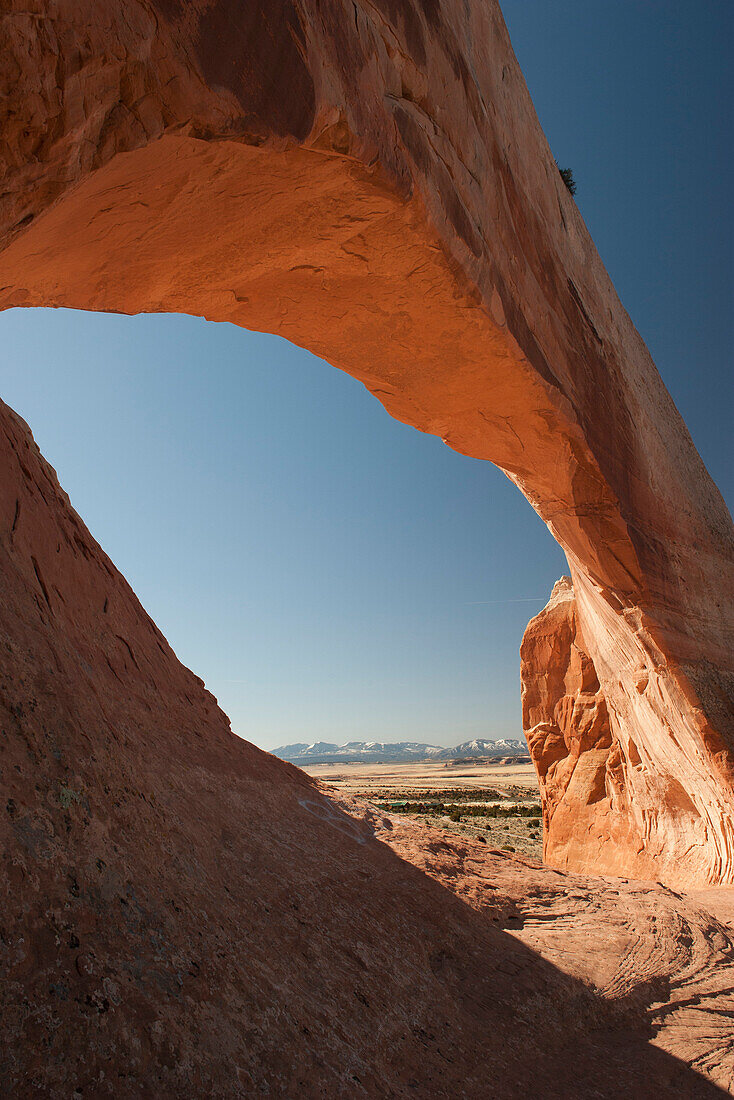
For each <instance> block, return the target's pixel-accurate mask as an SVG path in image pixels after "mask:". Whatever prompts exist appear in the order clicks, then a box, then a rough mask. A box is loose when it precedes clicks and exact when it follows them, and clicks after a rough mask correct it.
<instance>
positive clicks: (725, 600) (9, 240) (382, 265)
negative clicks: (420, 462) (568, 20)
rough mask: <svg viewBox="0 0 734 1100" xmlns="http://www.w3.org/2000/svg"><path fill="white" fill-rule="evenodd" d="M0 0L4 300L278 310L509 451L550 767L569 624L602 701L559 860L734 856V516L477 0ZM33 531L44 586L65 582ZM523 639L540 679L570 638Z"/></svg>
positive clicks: (312, 341)
mask: <svg viewBox="0 0 734 1100" xmlns="http://www.w3.org/2000/svg"><path fill="white" fill-rule="evenodd" d="M10 7H11V11H10V13H9V14H7V15H6V16H5V18H4V24H3V36H4V42H3V55H2V56H3V59H4V60H3V70H4V74H5V80H6V88H5V91H6V104H7V108H6V111H7V113H6V117H5V120H4V122H3V149H4V154H5V157H6V160H7V163H8V168H7V171H6V176H5V183H4V189H3V196H2V200H1V206H0V240H1V241H2V245H1V247H2V251H0V288H1V289H0V306H2V307H3V308H7V307H9V306H14V305H19V306H34V305H55V306H72V307H75V308H82V309H105V310H117V311H123V312H137V311H180V312H190V313H195V314H201V315H203V316H206V317H208V318H210V319H214V320H222V321H225V320H226V321H232V322H234V323H236V324H240V325H244V326H246V327H251V328H258V329H263V330H267V331H272V332H277V333H280V334H281V335H284V336H287V337H288V338H289V339H291V340H293V341H294V342H296V343H298V344H302V345H303V346H305V347H307V348H309V349H310V350H312V351H314V352H316V353H317V354H319V355H321V356H323V357H324V358H326V359H327V360H329V361H330V362H332V363H333V364H334V365H335V366H337V367H339V368H340V369H342V370H346V371H348V372H349V373H351V374H353V375H354V376H355V377H357V378H359V379H360V380H361V381H363V382H364V384H365V385H366V386H367V388H368V389H369V390H370V391H371V392H372V393H374V394H375V396H376V397H378V399H379V400H380V401H382V403H383V404H384V405H385V407H386V408H387V409H388V411H389V412H390V413H392V415H394V416H396V417H398V418H399V419H401V420H404V421H406V422H407V423H410V424H413V425H414V426H415V427H417V428H420V429H421V430H423V431H428V432H433V433H435V434H437V435H439V436H441V437H442V438H443V439H444V440H445V441H446V442H447V443H448V444H449V445H450V446H452V447H454V448H456V449H457V450H459V451H462V452H464V453H467V454H470V455H473V456H475V457H477V458H483V459H488V460H490V461H492V462H495V463H496V464H497V465H499V466H500V467H501V468H502V469H503V470H504V471H505V472H506V473H507V475H508V476H509V477H510V478H511V479H512V480H513V481H514V482H515V483H516V484H517V485H518V487H519V488H520V489H521V490H522V491H523V492H524V493H525V495H526V496H527V498H528V499H529V500H530V502H531V503H532V504H533V506H534V507H535V508H536V510H537V511H538V513H539V514H540V515H541V517H542V518H543V519H544V520H545V522H546V523H547V524H548V526H549V528H550V530H551V531H552V533H553V534H554V535H555V537H556V538H557V539H558V541H559V542H560V544H561V545H562V546H563V548H564V550H565V551H566V554H567V557H568V560H569V565H570V569H571V573H572V577H573V590H574V595H575V599H574V602H573V604H572V605H571V604H570V603H569V601H568V600H567V601H566V605H565V606H566V611H567V612H568V615H571V616H572V617H573V623H574V626H573V630H572V631H571V634H573V631H576V632H577V637H576V640H575V641H574V640H569V641H568V643H563V645H564V646H566V648H565V650H564V651H563V652H559V653H558V654H557V659H558V661H559V662H560V666H561V667H562V670H563V672H564V675H563V676H561V677H560V680H559V682H558V683H556V684H555V685H554V687H553V689H552V690H551V691H550V694H547V693H546V695H545V697H544V699H543V702H542V705H539V706H538V707H537V708H536V709H535V711H533V713H532V714H531V712H530V709H528V715H529V718H528V721H529V722H530V723H531V724H532V726H533V730H532V731H531V732H533V731H534V737H533V738H532V739H531V740H532V743H533V744H534V745H536V746H537V752H538V754H539V763H540V766H541V768H546V766H547V765H549V764H550V765H553V764H554V761H553V760H551V761H550V762H549V761H548V759H546V758H545V756H544V754H545V753H546V751H550V750H549V749H548V745H549V744H550V742H552V741H554V737H555V741H554V744H555V745H556V749H557V747H558V736H557V734H558V731H560V733H561V735H562V736H565V737H566V741H567V742H569V743H570V742H574V743H575V742H578V743H579V744H580V743H581V741H582V740H583V738H582V737H579V736H577V733H578V730H577V723H578V721H580V719H579V714H581V713H583V711H584V706H583V705H581V706H579V707H577V708H576V710H575V711H573V700H574V698H575V697H576V695H578V694H579V693H581V694H583V693H584V685H583V682H582V681H581V682H579V683H578V684H574V682H573V675H571V677H570V679H569V677H568V676H567V675H566V669H565V667H564V661H565V662H566V663H567V664H568V665H569V666H570V663H571V656H572V655H573V653H572V651H574V652H577V653H581V652H583V654H585V655H586V659H587V661H589V662H590V664H591V666H592V667H593V674H594V677H595V681H596V684H595V687H594V691H593V694H594V695H595V696H596V695H597V694H598V695H599V698H600V699H601V700H602V701H603V704H604V707H605V708H606V711H607V713H608V715H609V730H608V731H607V732H606V733H605V737H606V739H607V740H608V742H609V744H606V742H605V744H604V746H603V748H604V750H605V751H606V756H604V759H603V760H601V761H599V760H598V759H597V758H596V757H595V765H594V768H595V770H594V780H593V784H591V787H590V786H589V784H584V782H576V783H570V784H567V785H566V786H563V784H562V783H561V784H560V794H561V796H562V797H561V799H560V802H561V804H562V814H561V815H560V816H559V817H558V818H557V821H558V822H561V819H562V820H563V824H562V825H561V824H559V825H558V826H557V827H558V830H559V835H558V836H557V837H556V840H557V843H554V844H552V845H551V846H549V848H548V852H547V854H548V856H549V858H551V859H556V860H557V861H559V862H562V863H564V864H565V865H567V866H570V867H573V868H576V869H588V868H593V869H594V870H597V871H611V872H614V873H626V874H630V875H639V876H643V877H645V876H646V877H654V878H662V879H663V880H664V881H666V882H669V883H672V884H677V885H681V884H682V885H690V884H695V883H731V882H733V881H734V793H733V790H734V771H733V768H732V750H733V749H734V733H733V731H732V716H731V698H732V694H733V688H734V668H733V667H732V653H733V652H734V626H733V624H732V610H731V607H732V604H731V595H732V590H733V587H734V586H733V585H732V569H731V563H732V549H733V546H734V540H733V539H732V527H731V520H730V518H729V515H728V513H727V511H726V508H725V506H724V504H723V502H722V500H721V498H720V496H719V494H718V492H717V490H716V488H715V486H714V485H713V483H712V482H711V480H710V478H709V476H708V474H707V472H706V470H705V468H704V467H703V464H702V463H701V460H700V458H699V456H698V454H697V452H696V451H695V448H694V447H693V444H692V442H691V440H690V437H689V436H688V433H687V431H686V429H685V426H684V425H683V423H682V421H681V418H680V416H679V414H678V413H677V411H676V409H675V407H674V406H673V403H672V401H671V399H670V397H669V395H668V394H667V392H666V390H665V387H664V386H663V384H662V382H661V380H660V378H659V375H658V374H657V371H656V370H655V367H654V365H653V363H652V361H651V359H650V357H649V354H648V352H647V350H646V348H645V347H644V344H643V343H642V341H641V339H640V337H639V336H638V334H637V333H636V331H635V329H634V328H633V326H632V324H631V322H630V320H629V318H628V316H627V314H626V313H625V311H624V309H623V307H622V306H621V305H620V303H619V301H618V299H617V297H616V295H615V293H614V289H613V287H612V286H611V283H610V281H609V278H608V276H607V274H606V272H605V270H604V268H603V266H602V264H601V261H600V260H599V257H598V255H597V253H596V251H595V249H594V246H593V244H592V242H591V240H590V238H589V236H588V233H587V231H586V229H585V226H584V224H583V222H582V219H581V218H580V215H579V213H578V210H577V208H576V207H575V204H574V203H573V201H572V199H571V198H570V196H569V195H568V194H567V192H566V191H565V188H564V186H563V184H562V182H561V181H560V179H559V177H558V173H557V171H556V169H555V166H554V162H553V158H552V156H551V153H550V150H549V149H548V146H547V143H546V141H545V139H544V137H543V134H542V132H541V130H540V127H539V124H538V122H537V119H536V117H535V114H534V111H533V108H532V104H531V102H530V99H529V96H528V93H527V89H526V87H525V84H524V81H523V79H522V75H521V73H520V71H519V68H518V66H517V62H516V60H515V58H514V55H513V54H512V50H511V47H510V44H509V41H508V38H507V34H506V30H505V27H504V24H503V22H502V17H501V14H500V11H499V7H498V5H497V3H496V2H491V3H478V2H476V3H471V4H468V5H460V4H458V3H455V2H453V0H431V2H430V3H427V2H423V3H417V0H416V2H414V0H359V2H352V0H278V3H277V4H275V3H271V4H268V5H262V6H261V5H256V4H254V3H253V4H245V5H242V4H236V3H234V2H232V0H219V2H216V0H215V2H214V3H212V2H210V0H200V2H196V3H191V4H185V5H184V4H180V3H178V2H177V0H155V3H153V4H149V3H145V2H143V0H115V2H114V3H112V4H106V5H104V7H103V8H100V6H99V5H97V4H94V3H93V2H91V0H86V2H82V3H79V2H75V3H73V4H72V3H71V2H70V0H58V2H56V3H49V4H39V5H38V8H37V10H35V9H34V10H30V9H29V5H28V4H23V5H20V4H17V3H11V5H10ZM11 497H12V499H11ZM20 499H21V497H20V496H16V495H14V494H13V493H10V492H9V493H8V499H7V500H6V501H5V506H6V510H7V514H8V515H9V516H10V520H9V524H8V528H9V530H10V526H11V521H12V525H13V528H12V529H13V531H14V530H15V526H14V525H15V520H12V516H13V514H14V509H15V508H17V507H18V501H20ZM16 518H17V517H16ZM31 542H32V540H31ZM44 553H45V551H44V550H43V548H41V549H40V550H39V551H38V553H37V554H35V555H32V557H33V562H34V563H35V564H34V569H35V571H36V576H37V579H38V583H40V584H41V586H42V588H43V591H44V592H45V593H46V601H47V602H48V604H49V607H50V606H51V601H52V600H53V598H54V597H53V593H54V591H56V592H58V593H59V594H62V593H63V595H62V596H61V598H62V599H64V598H67V599H68V600H69V604H73V602H74V599H75V598H76V597H75V595H74V593H73V592H70V590H69V583H70V582H69V578H68V577H66V578H65V577H63V576H59V577H56V576H55V569H56V567H55V565H54V559H53V557H52V556H51V557H49V560H48V561H46V560H45V559H44ZM95 568H98V566H95V565H93V564H91V563H90V564H89V570H90V571H92V570H94V569H95ZM41 578H43V580H41ZM75 583H76V584H78V585H80V584H81V585H83V584H87V583H88V584H92V583H93V582H92V580H91V578H88V579H87V580H85V579H84V577H83V576H79V577H77V578H76V582H75ZM567 618H568V616H567ZM556 625H557V626H558V627H559V629H560V627H561V625H562V624H561V623H560V621H559V622H558V623H557V624H556ZM95 629H96V628H95ZM99 629H100V630H104V629H105V627H104V626H102V627H99ZM554 629H555V627H554ZM567 633H568V631H567ZM571 634H569V635H568V636H569V639H570V638H571ZM581 636H582V637H583V647H581V646H580V645H577V644H576V642H577V641H578V638H579V637H581ZM533 637H536V638H537V637H541V638H543V639H544V641H543V642H542V644H541V643H538V644H537V645H536V646H535V649H534V650H533V645H531V644H530V642H529V648H528V650H527V653H528V654H530V656H529V658H528V661H526V674H525V675H526V681H528V682H534V681H535V680H536V679H537V676H538V675H539V674H542V673H543V669H542V668H539V667H538V664H539V663H543V662H544V663H545V664H547V663H548V653H549V652H550V651H552V650H554V649H555V648H556V647H557V645H558V644H561V643H559V642H558V641H557V635H556V634H554V632H553V630H550V631H547V632H546V634H545V635H543V631H542V630H540V632H538V631H537V630H536V631H535V635H533ZM531 641H532V638H531ZM544 646H545V649H544V648H543V647H544ZM574 646H575V650H574ZM569 647H570V648H569ZM533 652H534V653H535V654H536V657H533V656H532V653H533ZM579 659H580V658H579ZM151 675H152V676H153V677H154V675H155V673H154V670H151ZM549 682H550V680H549ZM549 690H550V689H549ZM554 693H555V695H554ZM557 696H558V697H557ZM569 701H570V702H569ZM582 702H583V701H582ZM559 707H560V709H561V712H563V714H564V715H565V717H563V720H562V721H561V718H559V713H560V712H559V710H558V708H559ZM569 709H571V710H572V711H573V713H571V714H570V715H568V714H566V712H567V711H569ZM554 731H555V732H554ZM546 734H549V735H550V734H552V735H553V736H546ZM574 739H575V741H574ZM577 748H578V745H577ZM556 749H554V750H553V752H556ZM566 749H568V744H567V745H566ZM574 751H576V750H574ZM587 751H594V752H597V756H598V746H597V745H594V744H591V745H584V746H582V747H581V748H580V749H578V752H577V754H576V758H575V759H574V760H573V761H572V765H573V768H574V769H575V768H576V760H577V759H578V757H579V756H580V755H581V754H582V753H586V752H587ZM562 755H563V754H562ZM566 755H567V756H568V752H567V753H566ZM571 755H573V754H571ZM586 759H587V758H586V757H584V762H585V761H586ZM584 771H585V763H582V765H581V766H579V767H578V773H577V774H576V779H577V780H578V779H579V777H581V776H582V775H583V773H584ZM592 788H593V789H592ZM557 801H558V800H557ZM576 823H579V824H578V825H577V824H576ZM549 824H550V821H549ZM553 835H554V834H553V832H552V829H551V833H550V836H551V837H552V836H553Z"/></svg>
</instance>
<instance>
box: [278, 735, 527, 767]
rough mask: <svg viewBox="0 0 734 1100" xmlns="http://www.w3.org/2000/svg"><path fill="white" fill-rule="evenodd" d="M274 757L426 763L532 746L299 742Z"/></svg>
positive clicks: (519, 750) (508, 743)
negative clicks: (425, 761)
mask: <svg viewBox="0 0 734 1100" xmlns="http://www.w3.org/2000/svg"><path fill="white" fill-rule="evenodd" d="M272 752H273V756H277V757H279V758H280V759H281V760H288V761H290V763H291V764H357V763H359V764H400V763H418V762H420V761H424V760H456V759H462V760H467V759H471V760H476V759H480V758H482V759H483V758H485V757H502V756H508V755H510V756H515V755H517V754H522V755H523V756H527V754H528V747H527V744H526V742H525V740H524V739H523V740H522V741H518V740H514V739H511V738H506V739H504V740H502V741H485V740H483V739H482V738H478V739H476V740H474V741H464V742H463V743H462V744H461V745H455V746H454V747H453V748H448V749H447V748H442V747H440V746H439V745H426V744H423V743H422V742H420V741H398V742H396V743H394V744H388V743H386V742H384V741H347V742H346V743H345V744H343V745H334V744H331V743H330V742H328V741H315V742H314V743H313V744H311V745H308V744H306V743H305V742H298V743H296V744H294V745H281V746H280V748H277V749H273V750H272Z"/></svg>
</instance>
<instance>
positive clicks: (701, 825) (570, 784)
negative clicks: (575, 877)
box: [520, 577, 725, 882]
mask: <svg viewBox="0 0 734 1100" xmlns="http://www.w3.org/2000/svg"><path fill="white" fill-rule="evenodd" d="M586 649H587V646H586V643H585V641H584V636H583V633H582V630H581V624H580V617H579V614H578V609H577V607H576V602H575V600H574V595H573V587H572V584H571V580H570V578H568V577H564V578H562V579H561V580H560V581H558V583H557V584H556V586H555V588H554V590H553V594H552V596H551V599H550V601H549V603H548V605H547V606H546V607H545V608H544V609H543V611H541V612H540V614H539V615H537V616H536V617H535V618H534V619H533V620H532V622H531V623H530V624H529V625H528V628H527V630H526V631H525V636H524V638H523V642H522V646H521V650H520V656H521V677H522V697H523V728H524V731H525V736H526V738H527V742H528V746H529V748H530V753H531V755H532V758H533V762H534V763H535V767H536V770H537V773H538V780H539V783H540V791H541V798H542V802H543V819H544V834H543V857H544V860H545V862H547V863H548V864H550V866H552V867H562V868H566V869H569V868H573V869H576V870H580V869H584V870H586V871H587V872H591V873H597V874H598V873H604V874H609V873H611V874H618V875H624V876H632V877H636V878H647V879H657V880H661V881H676V882H682V881H685V880H686V877H689V878H690V879H695V875H696V869H697V867H698V865H699V861H700V856H701V852H703V851H706V849H707V848H708V845H709V843H710V832H709V830H710V829H712V828H715V826H716V822H715V820H714V823H713V825H712V824H710V823H709V822H708V821H707V820H706V818H705V817H703V816H702V815H701V814H700V813H699V812H698V811H697V808H696V805H695V804H694V802H693V800H692V799H691V798H690V796H689V795H688V794H687V790H686V787H687V784H686V782H685V779H683V780H681V779H679V778H678V777H677V776H676V775H674V774H672V773H666V771H665V770H664V769H663V768H661V767H659V766H657V767H656V766H655V765H654V764H653V762H651V760H650V758H649V757H648V755H647V750H646V748H645V747H643V748H642V751H641V750H640V749H639V748H638V744H637V742H636V740H635V734H634V730H635V726H634V723H633V722H632V721H630V720H627V721H624V720H623V719H621V718H620V716H618V715H617V714H616V713H615V712H614V711H613V710H610V708H609V707H608V705H607V701H606V699H605V697H604V693H603V691H602V689H601V687H600V684H599V678H598V676H597V673H596V669H595V668H594V664H593V661H592V660H591V658H590V657H589V655H588V653H587V652H586ZM648 687H649V682H646V681H645V680H644V679H640V681H639V682H638V684H637V690H638V692H639V693H640V694H643V693H644V691H645V690H646V689H647V688H648ZM688 774H689V777H690V776H691V775H693V774H695V769H694V768H693V767H691V768H690V769H689V773H688ZM689 782H690V778H689ZM724 813H725V810H724ZM722 819H723V814H722ZM684 843H685V844H686V845H687V850H683V844H684ZM673 861H676V862H673Z"/></svg>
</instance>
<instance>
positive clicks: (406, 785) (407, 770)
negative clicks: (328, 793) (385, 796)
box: [303, 762, 538, 798]
mask: <svg viewBox="0 0 734 1100" xmlns="http://www.w3.org/2000/svg"><path fill="white" fill-rule="evenodd" d="M303 771H305V772H307V774H308V775H312V776H313V777H314V778H315V779H320V780H322V781H323V782H324V783H328V784H329V786H330V787H336V788H337V789H338V790H339V791H342V792H344V793H345V794H351V795H355V796H362V797H369V795H370V794H371V793H373V792H374V791H386V792H397V791H407V790H420V791H427V790H431V791H445V792H446V793H448V792H450V791H451V790H454V789H456V788H464V789H465V788H467V787H477V788H480V789H483V788H485V787H496V788H498V789H502V790H503V791H508V793H509V790H510V788H516V789H519V790H522V791H526V792H527V794H529V795H531V796H532V797H533V798H536V797H538V780H537V777H536V775H535V768H534V767H533V765H532V764H509V765H505V764H494V763H492V764H468V765H467V764H458V765H455V764H439V763H430V762H429V763H425V764H313V765H310V766H307V767H305V768H303Z"/></svg>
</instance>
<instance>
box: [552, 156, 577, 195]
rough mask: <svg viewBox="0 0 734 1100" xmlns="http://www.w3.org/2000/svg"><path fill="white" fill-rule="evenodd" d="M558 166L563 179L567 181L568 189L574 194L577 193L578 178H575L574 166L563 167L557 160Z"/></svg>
mask: <svg viewBox="0 0 734 1100" xmlns="http://www.w3.org/2000/svg"><path fill="white" fill-rule="evenodd" d="M556 168H557V169H558V171H559V172H560V174H561V179H562V180H563V182H564V183H565V185H566V187H567V188H568V190H569V191H570V192H571V194H572V195H575V194H576V180H575V179H574V178H573V169H572V168H561V166H560V164H559V163H558V161H556Z"/></svg>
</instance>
